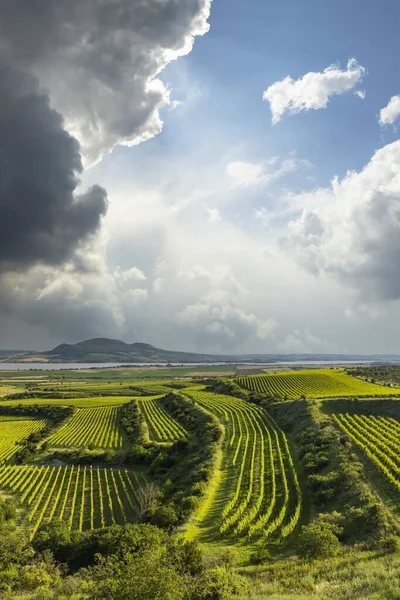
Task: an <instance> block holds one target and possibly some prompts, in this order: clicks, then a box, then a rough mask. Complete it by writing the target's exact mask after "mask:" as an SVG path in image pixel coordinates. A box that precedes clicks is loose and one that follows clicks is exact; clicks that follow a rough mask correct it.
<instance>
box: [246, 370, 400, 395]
mask: <svg viewBox="0 0 400 600" xmlns="http://www.w3.org/2000/svg"><path fill="white" fill-rule="evenodd" d="M237 382H238V383H239V384H240V385H241V386H243V387H244V388H246V389H248V390H251V391H254V392H260V393H263V394H269V395H271V396H277V397H281V398H287V399H295V398H301V397H302V396H305V397H307V398H333V397H338V396H339V397H352V396H366V397H374V396H394V395H400V389H399V388H389V387H386V386H382V385H375V384H373V383H367V382H365V381H362V380H360V379H356V378H355V377H351V376H350V375H346V373H344V372H343V371H339V370H331V369H325V370H322V369H321V370H320V369H318V370H313V371H295V372H288V373H276V374H271V375H247V376H244V377H238V378H237Z"/></svg>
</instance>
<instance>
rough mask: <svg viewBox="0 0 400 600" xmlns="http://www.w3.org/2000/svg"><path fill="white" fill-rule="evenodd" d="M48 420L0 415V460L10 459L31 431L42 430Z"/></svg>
mask: <svg viewBox="0 0 400 600" xmlns="http://www.w3.org/2000/svg"><path fill="white" fill-rule="evenodd" d="M45 425H46V422H45V421H42V420H39V419H15V417H14V418H12V419H10V418H7V417H5V418H3V417H0V462H2V461H6V460H9V459H10V458H11V457H12V455H13V454H15V452H17V450H18V449H19V447H18V444H20V443H22V442H23V441H24V440H25V439H26V438H27V437H28V436H29V435H30V434H31V433H35V432H36V431H40V429H43V427H45Z"/></svg>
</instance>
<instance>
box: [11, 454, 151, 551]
mask: <svg viewBox="0 0 400 600" xmlns="http://www.w3.org/2000/svg"><path fill="white" fill-rule="evenodd" d="M145 482H146V481H145V479H144V478H143V476H142V475H140V474H137V473H135V472H133V471H131V470H128V469H125V468H118V469H111V468H98V467H97V468H96V467H92V466H86V465H85V466H81V465H78V466H75V465H72V466H69V467H68V466H67V467H64V466H59V467H54V466H37V467H36V466H28V465H25V466H10V465H2V466H1V467H0V485H1V487H3V488H6V489H9V490H11V491H13V492H15V493H17V494H18V496H19V498H20V502H21V504H22V505H23V506H24V508H25V509H26V513H27V522H28V525H29V529H30V537H31V539H32V538H33V537H34V535H35V533H36V531H37V530H38V528H39V526H40V525H41V523H43V522H46V521H52V520H53V519H62V520H64V521H66V522H67V523H68V525H69V528H70V529H71V530H78V531H85V530H88V529H93V528H97V527H104V526H107V525H111V524H113V523H118V524H121V525H123V524H124V523H129V522H134V521H135V520H136V519H137V514H138V507H139V499H138V490H140V488H141V487H142V486H143V485H144V484H145Z"/></svg>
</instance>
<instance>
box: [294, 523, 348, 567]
mask: <svg viewBox="0 0 400 600" xmlns="http://www.w3.org/2000/svg"><path fill="white" fill-rule="evenodd" d="M335 531H337V529H336V527H335V525H332V524H330V523H326V522H324V521H316V522H314V523H311V525H308V526H306V527H303V528H302V530H301V534H300V537H299V541H298V555H299V556H300V557H301V558H306V559H308V560H314V559H317V558H328V557H330V556H335V554H337V553H338V552H339V548H340V543H339V539H338V537H337V535H336V534H335Z"/></svg>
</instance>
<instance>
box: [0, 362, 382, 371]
mask: <svg viewBox="0 0 400 600" xmlns="http://www.w3.org/2000/svg"><path fill="white" fill-rule="evenodd" d="M373 362H375V361H373V360H341V361H338V360H336V361H334V360H310V361H306V360H293V361H280V362H274V363H259V362H256V361H255V362H243V363H239V362H237V363H235V362H234V361H232V363H222V362H215V363H184V364H182V363H168V366H171V367H222V366H228V365H230V364H237V365H238V366H246V365H255V366H257V367H273V366H275V365H276V366H279V365H293V366H294V365H321V366H322V365H347V364H357V365H369V364H371V363H373ZM134 366H135V367H155V368H157V367H166V363H163V364H155V363H135V365H134ZM114 367H125V368H129V367H132V364H131V363H39V362H35V363H28V362H26V363H2V362H0V371H29V370H32V369H34V370H37V371H62V370H65V369H73V370H76V369H112V368H114Z"/></svg>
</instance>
